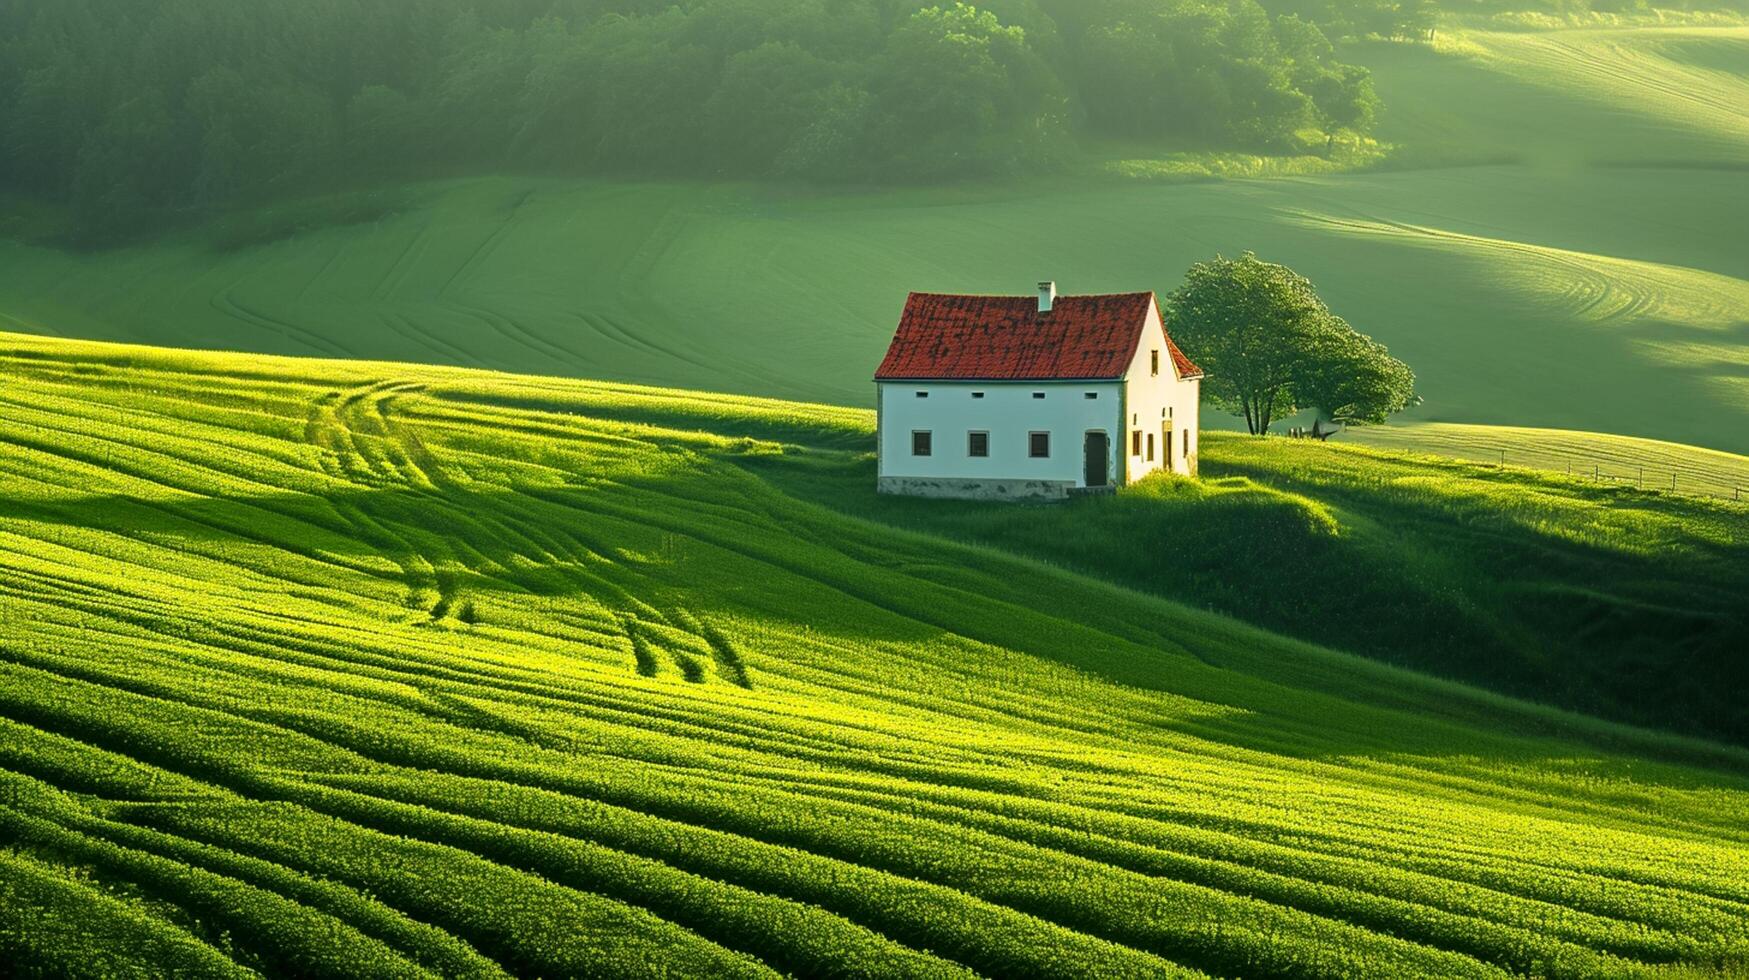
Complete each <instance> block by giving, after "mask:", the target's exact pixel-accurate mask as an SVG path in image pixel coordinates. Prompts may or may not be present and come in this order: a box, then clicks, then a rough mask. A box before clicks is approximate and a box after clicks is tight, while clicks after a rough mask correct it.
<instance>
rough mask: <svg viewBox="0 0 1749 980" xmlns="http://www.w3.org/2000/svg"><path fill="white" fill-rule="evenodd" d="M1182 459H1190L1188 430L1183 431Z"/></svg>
mask: <svg viewBox="0 0 1749 980" xmlns="http://www.w3.org/2000/svg"><path fill="white" fill-rule="evenodd" d="M1184 458H1185V459H1189V458H1190V430H1189V429H1185V430H1184Z"/></svg>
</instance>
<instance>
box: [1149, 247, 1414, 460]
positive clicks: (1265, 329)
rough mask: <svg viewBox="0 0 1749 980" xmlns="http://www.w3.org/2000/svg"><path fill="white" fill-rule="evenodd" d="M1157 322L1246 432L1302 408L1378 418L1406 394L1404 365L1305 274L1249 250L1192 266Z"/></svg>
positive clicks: (1400, 404)
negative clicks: (1336, 309)
mask: <svg viewBox="0 0 1749 980" xmlns="http://www.w3.org/2000/svg"><path fill="white" fill-rule="evenodd" d="M1166 324H1167V330H1168V331H1169V332H1170V333H1171V335H1172V337H1173V339H1174V341H1176V342H1177V343H1178V345H1179V346H1180V347H1182V348H1184V350H1185V352H1186V353H1188V354H1189V355H1190V356H1191V358H1193V359H1194V360H1196V361H1197V362H1198V363H1199V364H1200V365H1201V366H1202V368H1203V369H1204V370H1205V371H1206V372H1207V376H1206V377H1205V378H1204V380H1203V392H1204V394H1206V395H1207V396H1208V397H1209V399H1210V400H1211V401H1212V402H1214V403H1215V404H1216V405H1219V406H1221V407H1223V408H1226V409H1228V410H1230V411H1232V412H1234V413H1235V414H1237V415H1241V416H1243V417H1244V419H1245V424H1246V427H1247V428H1248V429H1249V430H1250V431H1251V432H1252V433H1253V434H1255V435H1262V434H1264V433H1267V432H1268V431H1269V427H1270V425H1272V424H1273V423H1274V422H1275V421H1276V420H1278V419H1282V418H1285V417H1287V416H1289V415H1292V414H1294V413H1296V412H1299V411H1303V410H1306V409H1311V410H1314V411H1316V412H1317V413H1318V414H1319V416H1320V417H1321V418H1324V419H1328V420H1332V421H1339V422H1344V423H1351V424H1367V423H1374V422H1383V421H1384V420H1385V419H1386V418H1388V417H1389V416H1391V415H1392V414H1395V413H1396V412H1400V411H1402V410H1403V409H1404V408H1405V407H1407V406H1408V405H1409V404H1410V403H1411V402H1412V401H1413V400H1414V398H1415V375H1414V373H1413V372H1412V371H1410V370H1409V366H1408V365H1406V364H1404V363H1403V362H1402V361H1399V360H1397V359H1396V358H1394V357H1392V356H1391V355H1390V352H1389V351H1387V350H1386V349H1385V347H1384V345H1383V344H1380V343H1378V342H1377V341H1375V340H1373V339H1372V338H1370V337H1368V336H1366V335H1365V334H1362V333H1360V332H1359V331H1357V330H1355V329H1354V328H1353V327H1351V326H1349V324H1348V321H1346V320H1344V319H1342V318H1341V317H1339V316H1337V315H1336V314H1334V313H1332V312H1330V309H1329V308H1328V307H1327V306H1325V305H1324V301H1323V300H1321V299H1319V298H1318V294H1317V291H1316V290H1315V289H1314V288H1313V287H1312V284H1311V282H1310V281H1309V280H1307V279H1306V278H1305V277H1304V276H1301V275H1299V274H1298V273H1295V272H1294V271H1293V270H1292V269H1289V268H1287V267H1286V266H1283V265H1275V264H1273V263H1269V262H1264V261H1261V260H1259V259H1258V258H1257V256H1255V255H1253V254H1252V253H1250V252H1246V253H1244V254H1243V255H1241V256H1240V257H1239V258H1237V259H1228V258H1224V257H1220V256H1217V257H1215V258H1214V259H1213V260H1211V261H1208V262H1199V263H1197V264H1196V265H1193V266H1191V267H1190V271H1189V272H1187V273H1186V274H1185V277H1184V283H1183V285H1181V286H1179V287H1178V289H1176V290H1174V291H1173V292H1172V294H1171V295H1170V296H1169V297H1168V298H1167V301H1166Z"/></svg>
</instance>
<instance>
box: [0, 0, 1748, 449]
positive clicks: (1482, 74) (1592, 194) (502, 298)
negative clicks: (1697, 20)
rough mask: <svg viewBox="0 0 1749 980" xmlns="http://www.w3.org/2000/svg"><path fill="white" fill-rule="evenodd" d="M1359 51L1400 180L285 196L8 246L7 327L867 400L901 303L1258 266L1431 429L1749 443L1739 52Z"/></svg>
mask: <svg viewBox="0 0 1749 980" xmlns="http://www.w3.org/2000/svg"><path fill="white" fill-rule="evenodd" d="M1344 57H1347V58H1350V59H1352V60H1356V61H1359V62H1361V63H1364V64H1368V65H1369V66H1371V67H1372V68H1373V70H1374V71H1375V73H1376V75H1377V78H1378V84H1379V88H1380V92H1381V94H1382V95H1383V97H1384V99H1385V101H1386V103H1387V111H1386V115H1385V117H1384V118H1383V119H1382V120H1381V124H1380V136H1381V138H1383V139H1384V140H1386V141H1387V142H1389V143H1391V144H1394V145H1395V146H1396V147H1397V149H1396V151H1394V154H1395V155H1394V156H1392V157H1391V158H1390V160H1389V162H1388V164H1387V166H1394V167H1399V168H1404V169H1386V170H1378V171H1375V172H1368V173H1349V174H1325V175H1321V176H1306V177H1292V178H1283V179H1276V180H1257V181H1252V180H1236V181H1225V182H1204V183H1161V182H1148V181H1140V180H1121V179H1117V178H1113V177H1103V178H1093V177H1075V178H1068V177H1065V178H1060V179H1052V180H1037V181H1029V182H1017V183H1006V184H993V185H987V186H982V185H981V186H962V187H955V188H948V189H935V190H881V191H873V190H871V191H862V192H846V193H826V192H809V191H804V190H797V189H794V188H789V189H785V188H780V187H773V186H754V185H739V184H710V183H637V182H625V181H578V180H559V179H545V178H542V179H537V178H528V177H513V176H496V177H482V178H477V179H469V180H458V181H450V182H442V183H436V184H429V185H423V186H419V187H413V188H407V189H404V190H403V191H400V192H397V193H398V194H399V195H400V196H398V197H396V196H394V195H391V198H392V199H393V200H396V201H398V202H399V203H398V205H397V206H396V208H395V209H394V211H393V213H391V214H387V215H384V216H381V217H374V218H372V219H371V220H368V221H361V222H356V223H351V224H343V225H337V226H326V227H316V228H309V229H303V230H299V229H302V226H303V225H304V224H305V223H307V220H308V215H307V214H306V213H305V212H304V211H303V210H301V209H300V207H301V206H296V205H293V206H286V207H284V208H279V209H269V210H268V211H266V212H263V213H259V214H245V215H239V216H235V217H233V218H232V219H230V220H229V221H227V222H223V223H221V226H220V227H217V228H209V229H201V230H195V231H187V232H183V233H179V234H177V235H173V236H170V237H169V238H167V239H166V240H164V241H162V242H158V243H155V244H152V245H149V246H141V247H135V248H129V249H122V250H117V251H112V252H104V253H96V254H75V253H69V252H65V251H61V250H58V249H55V248H52V247H47V246H43V245H26V244H20V243H18V242H12V243H9V244H0V323H3V324H5V325H7V326H8V327H9V328H10V329H15V330H24V331H31V332H40V333H50V334H54V333H59V334H64V335H67V336H77V337H89V338H96V339H111V340H124V341H134V342H143V343H154V344H169V345H175V346H186V347H201V348H231V349H241V350H251V351H260V352H271V353H296V354H317V355H323V356H334V357H355V358H365V359H373V358H390V359H406V360H419V361H428V362H435V363H446V364H466V365H475V366H485V367H491V368H497V369H503V370H511V371H519V372H530V373H539V374H550V375H570V376H579V377H594V378H609V379H615V380H622V381H632V382H639V383H647V384H655V385H679V386H687V387H694V388H703V389H709V390H721V391H732V392H737V393H745V394H762V395H768V396H776V397H784V398H796V399H803V400H809V401H821V402H831V403H837V404H850V405H857V404H867V403H868V402H869V400H870V398H871V387H870V385H869V384H868V376H869V373H870V370H871V367H872V365H873V364H874V363H875V362H876V361H877V360H878V358H879V353H880V351H881V349H882V347H883V345H884V343H885V341H886V339H887V337H888V335H889V332H890V329H891V326H892V322H893V319H894V316H895V315H896V311H897V309H898V308H899V305H900V304H901V302H902V300H903V296H904V293H905V291H906V290H907V289H913V288H914V289H937V290H949V291H992V292H1013V291H1016V290H1024V289H1026V288H1027V287H1028V286H1029V285H1030V283H1031V282H1032V281H1033V280H1034V279H1036V278H1039V277H1050V278H1055V279H1057V280H1059V281H1060V282H1061V284H1062V285H1063V287H1064V288H1065V289H1066V290H1069V291H1073V292H1094V291H1101V290H1113V289H1134V288H1155V289H1160V290H1165V289H1170V288H1171V287H1172V286H1174V285H1175V284H1176V283H1177V282H1178V279H1179V277H1180V275H1181V273H1182V271H1183V270H1184V268H1186V267H1187V266H1188V265H1189V264H1190V263H1192V262H1194V261H1197V260H1199V259H1202V258H1206V257H1208V256H1210V255H1212V254H1214V253H1215V252H1226V253H1229V254H1230V253H1236V252H1238V251H1240V250H1243V249H1253V250H1256V251H1257V252H1258V253H1259V254H1261V255H1262V256H1263V257H1265V258H1268V259H1271V260H1274V261H1280V262H1285V263H1287V264H1289V265H1291V266H1293V267H1294V268H1296V269H1298V270H1299V271H1301V272H1304V273H1305V274H1307V275H1308V276H1310V277H1311V278H1312V279H1313V281H1315V282H1316V283H1317V284H1318V285H1319V287H1320V289H1321V291H1322V293H1323V294H1324V296H1325V297H1326V298H1327V299H1328V300H1329V302H1330V303H1331V305H1332V306H1333V307H1334V308H1335V309H1336V310H1337V311H1338V312H1340V313H1342V314H1344V315H1345V316H1346V317H1348V318H1349V319H1350V320H1351V321H1352V322H1354V323H1355V324H1356V325H1357V326H1358V327H1360V328H1361V329H1362V330H1364V331H1366V332H1368V333H1371V334H1373V335H1375V336H1376V337H1378V338H1379V339H1381V340H1383V341H1384V342H1386V343H1387V344H1389V345H1390V347H1391V349H1392V351H1393V352H1394V353H1396V354H1398V355H1399V356H1401V357H1403V358H1404V359H1405V360H1406V361H1408V362H1409V363H1410V364H1411V365H1413V366H1414V367H1415V368H1416V370H1417V372H1418V373H1419V375H1420V380H1421V389H1422V392H1423V394H1424V395H1425V397H1426V400H1427V401H1426V404H1425V405H1424V406H1423V407H1422V408H1421V409H1419V410H1418V411H1417V413H1416V415H1415V417H1416V418H1417V419H1420V420H1423V421H1436V422H1447V423H1466V424H1489V425H1515V426H1522V427H1535V428H1558V429H1579V430H1593V431H1599V432H1608V433H1614V434H1621V435H1630V436H1639V437H1648V438H1654V439H1660V440H1666V441H1674V442H1682V443H1690V444H1695V445H1704V446H1710V447H1713V448H1715V449H1720V450H1727V451H1731V452H1737V453H1743V452H1749V425H1746V424H1745V423H1746V422H1749V361H1745V355H1744V353H1743V352H1744V350H1745V349H1749V343H1746V341H1749V334H1746V333H1745V330H1749V281H1746V279H1745V278H1744V272H1743V243H1742V240H1741V235H1740V234H1739V232H1738V230H1739V229H1740V228H1742V227H1744V226H1746V225H1749V197H1746V196H1745V195H1743V194H1742V193H1741V185H1742V179H1743V168H1744V167H1745V166H1746V165H1749V115H1746V114H1745V112H1744V110H1743V106H1744V105H1745V104H1749V102H1746V101H1745V98H1744V96H1745V93H1746V91H1749V85H1746V83H1745V82H1744V80H1743V79H1744V76H1745V72H1746V71H1749V30H1746V29H1743V28H1722V27H1721V28H1677V29H1649V28H1632V29H1615V30H1582V31H1581V30H1573V31H1559V32H1543V33H1517V34H1509V33H1503V32H1487V31H1461V32H1451V33H1444V34H1442V35H1441V41H1440V44H1439V46H1438V47H1437V48H1430V47H1428V46H1424V45H1403V44H1382V43H1380V44H1365V45H1357V46H1355V47H1354V48H1353V49H1352V50H1349V51H1347V52H1345V54H1344ZM1455 164H1486V165H1470V166H1461V167H1459V166H1454V165H1455ZM1408 168H1418V169H1408ZM310 207H312V208H316V210H315V211H314V212H312V213H317V214H322V213H326V212H325V211H322V210H321V208H318V207H316V206H315V205H311V206H310ZM322 207H327V205H323V206H322ZM318 223H319V222H318ZM246 242H254V244H244V243H246ZM215 243H222V244H223V246H224V247H223V248H221V247H219V244H215ZM777 351H781V352H782V356H781V357H778V356H776V355H775V354H774V352H777ZM1211 419H1218V417H1217V416H1214V415H1213V414H1212V413H1211Z"/></svg>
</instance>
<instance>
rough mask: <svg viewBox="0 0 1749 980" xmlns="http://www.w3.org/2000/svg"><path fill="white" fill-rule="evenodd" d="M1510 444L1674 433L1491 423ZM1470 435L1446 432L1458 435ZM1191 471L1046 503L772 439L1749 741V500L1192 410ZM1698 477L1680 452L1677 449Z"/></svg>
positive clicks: (898, 518)
mask: <svg viewBox="0 0 1749 980" xmlns="http://www.w3.org/2000/svg"><path fill="white" fill-rule="evenodd" d="M1381 434H1382V435H1386V436H1389V437H1392V438H1402V439H1403V441H1404V442H1406V443H1408V444H1409V445H1411V446H1415V447H1417V448H1419V447H1420V446H1422V445H1423V444H1424V441H1437V440H1439V439H1441V438H1445V439H1452V438H1453V437H1454V436H1469V437H1472V438H1480V437H1482V436H1486V437H1489V439H1490V440H1491V441H1493V442H1494V444H1496V445H1497V444H1498V437H1499V435H1501V434H1505V435H1506V436H1508V437H1513V436H1516V437H1517V439H1518V441H1517V442H1515V443H1513V445H1514V449H1513V450H1512V452H1514V453H1517V452H1518V447H1519V446H1523V447H1526V448H1527V449H1537V450H1540V449H1542V448H1543V447H1545V446H1555V447H1569V448H1583V449H1613V450H1615V451H1616V452H1618V453H1622V452H1625V453H1628V454H1630V455H1631V457H1632V458H1641V455H1642V454H1648V452H1649V450H1651V449H1658V450H1662V451H1663V453H1664V458H1668V459H1672V460H1677V461H1680V462H1681V463H1682V464H1684V465H1685V466H1686V465H1688V464H1690V463H1694V462H1698V461H1702V460H1706V461H1709V462H1710V461H1713V460H1714V459H1721V460H1734V461H1736V462H1737V463H1739V464H1741V463H1744V462H1749V461H1745V460H1743V459H1742V458H1741V457H1731V456H1726V455H1724V454H1721V453H1712V454H1708V453H1707V451H1705V450H1698V449H1694V448H1692V447H1687V446H1667V445H1664V444H1659V443H1652V444H1650V445H1649V446H1648V444H1645V443H1643V442H1641V441H1628V440H1614V441H1610V440H1605V439H1604V438H1603V437H1597V436H1589V437H1586V436H1583V434H1582V435H1581V436H1580V437H1573V436H1571V435H1565V436H1564V435H1563V434H1561V433H1549V432H1540V431H1537V432H1530V433H1523V432H1520V431H1519V430H1513V429H1506V428H1503V427H1495V426H1455V427H1449V426H1438V427H1437V428H1436V431H1435V433H1434V434H1433V435H1429V436H1422V435H1419V434H1417V433H1416V432H1415V431H1414V428H1413V427H1393V428H1389V429H1385V430H1381ZM1465 446H1466V444H1465V443H1463V442H1461V441H1457V442H1456V444H1455V445H1454V446H1453V448H1454V450H1455V452H1454V454H1453V455H1461V454H1462V453H1463V452H1464V449H1465ZM1200 459H1201V478H1200V479H1198V480H1187V479H1177V478H1168V477H1156V478H1150V479H1148V480H1144V481H1142V482H1140V483H1138V484H1136V485H1133V486H1130V487H1125V488H1123V489H1121V490H1119V491H1118V493H1117V496H1116V498H1115V499H1112V498H1091V499H1081V500H1075V501H1071V502H1069V503H1067V504H1065V505H1062V506H1057V507H1042V508H1041V507H1015V506H1012V505H1011V504H1007V503H1005V502H995V503H991V502H972V501H941V500H927V499H917V498H909V497H891V496H882V495H879V494H877V493H875V491H874V486H875V471H874V463H873V460H872V459H868V458H866V457H863V458H860V459H858V458H822V457H821V456H820V455H819V454H813V455H810V456H805V457H793V456H780V457H767V458H763V459H762V460H761V461H760V464H759V465H760V471H761V473H762V474H763V475H765V476H767V477H768V478H770V479H772V480H773V481H774V482H776V483H777V484H778V485H780V486H782V487H783V488H784V489H785V490H786V491H788V492H791V493H793V494H795V495H797V496H800V497H804V498H806V499H809V500H812V501H815V502H817V503H819V504H822V505H824V506H826V507H830V508H832V509H835V510H838V511H841V512H843V513H846V514H852V515H856V516H859V517H865V518H871V519H875V520H880V521H883V522H885V523H888V524H892V525H895V526H898V527H904V528H908V529H912V530H919V531H925V532H928V533H932V534H938V535H941V536H943V537H947V538H952V539H956V540H961V541H966V542H970V543H976V544H983V545H992V546H996V547H999V548H1002V549H1005V550H1008V551H1011V552H1015V553H1018V554H1023V555H1027V556H1030V557H1033V558H1037V559H1040V560H1044V561H1048V562H1051V563H1054V564H1057V565H1061V566H1064V567H1068V568H1073V569H1076V570H1078V571H1081V572H1084V573H1086V574H1089V575H1093V576H1097V577H1101V578H1105V579H1107V580H1110V581H1114V582H1117V583H1119V584H1121V585H1125V586H1129V587H1131V588H1135V589H1138V590H1141V591H1144V592H1149V593H1152V594H1155V595H1159V596H1163V597H1165V598H1169V599H1173V600H1175V601H1178V602H1183V603H1185V604H1187V605H1191V606H1195V607H1197V608H1202V609H1208V610H1212V611H1215V612H1220V613H1223V614H1225V615H1228V616H1232V617H1234V618H1236V619H1240V620H1243V621H1245V622H1249V623H1252V624H1254V625H1258V626H1262V627H1265V628H1267V629H1271V630H1274V631H1277V632H1280V633H1284V634H1287V635H1291V636H1294V637H1297V638H1299V639H1302V640H1309V641H1312V642H1316V643H1321V644H1323V645H1326V646H1329V647H1332V648H1334V649H1339V650H1345V651H1348V652H1351V653H1360V654H1365V655H1366V656H1369V657H1373V658H1376V659H1379V660H1383V661H1385V662H1387V663H1391V664H1395V665H1398V666H1404V667H1410V668H1413V669H1415V670H1419V671H1423V672H1426V673H1430V674H1434V675H1437V676H1441V677H1446V678H1451V679H1456V680H1461V681H1466V682H1469V683H1475V684H1479V685H1482V686H1484V687H1487V688H1489V689H1491V690H1495V691H1499V692H1504V693H1510V694H1514V695H1518V696H1521V697H1526V698H1529V699H1532V700H1536V701H1539V702H1542V703H1547V704H1555V705H1558V706H1561V707H1565V708H1569V709H1573V710H1578V711H1583V712H1585V713H1587V714H1592V715H1599V716H1603V717H1608V718H1613V719H1616V720H1621V721H1629V722H1634V723H1639V724H1646V725H1652V726H1656V727H1661V728H1666V729H1673V730H1678V731H1683V732H1687V733H1690V734H1695V735H1702V736H1706V737H1712V738H1719V739H1722V740H1726V741H1730V742H1733V743H1735V744H1739V745H1742V744H1749V711H1745V710H1744V705H1743V701H1742V699H1741V698H1740V697H1738V696H1737V692H1738V691H1740V690H1742V688H1743V687H1744V686H1745V685H1749V664H1746V663H1745V662H1744V659H1743V651H1744V649H1746V648H1749V617H1745V615H1744V603H1743V596H1744V595H1749V503H1744V502H1725V503H1721V502H1719V501H1717V500H1716V499H1704V498H1701V497H1697V496H1695V495H1694V491H1695V488H1689V492H1686V493H1677V494H1671V493H1668V492H1667V491H1664V490H1659V489H1656V488H1651V489H1645V490H1642V489H1638V488H1635V487H1634V485H1633V483H1632V482H1625V483H1624V482H1623V481H1621V480H1619V479H1618V480H1608V479H1598V478H1594V477H1593V476H1592V475H1591V474H1590V473H1586V474H1584V475H1578V476H1574V477H1569V476H1567V475H1566V474H1565V473H1563V472H1561V471H1559V470H1556V471H1555V472H1554V473H1552V474H1547V473H1538V472H1536V470H1535V468H1527V467H1526V466H1524V465H1522V464H1515V465H1512V466H1511V467H1510V468H1505V469H1503V468H1501V467H1500V466H1499V464H1498V463H1494V462H1487V463H1482V464H1480V465H1478V464H1476V463H1466V462H1461V461H1459V460H1457V459H1454V458H1452V457H1451V456H1431V455H1423V454H1421V453H1419V452H1417V453H1403V452H1401V451H1396V452H1384V453H1381V452H1379V451H1376V450H1372V449H1367V448H1361V447H1354V446H1344V445H1339V444H1337V443H1328V444H1323V443H1317V442H1314V441H1312V440H1286V439H1269V440H1262V439H1256V438H1253V437H1251V436H1248V435H1242V434H1237V433H1205V434H1204V438H1203V443H1202V447H1201V453H1200ZM1685 472H1686V473H1688V474H1689V477H1688V478H1689V479H1694V477H1693V475H1692V474H1693V471H1692V470H1685Z"/></svg>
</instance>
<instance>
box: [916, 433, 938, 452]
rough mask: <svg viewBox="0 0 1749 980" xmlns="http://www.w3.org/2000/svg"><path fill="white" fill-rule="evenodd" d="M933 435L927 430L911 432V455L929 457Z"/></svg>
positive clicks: (932, 448) (932, 447)
mask: <svg viewBox="0 0 1749 980" xmlns="http://www.w3.org/2000/svg"><path fill="white" fill-rule="evenodd" d="M933 442H934V434H933V433H931V432H930V431H929V430H928V429H912V430H911V455H913V456H929V455H932V451H933V450H934V448H935V447H934V445H933Z"/></svg>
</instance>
